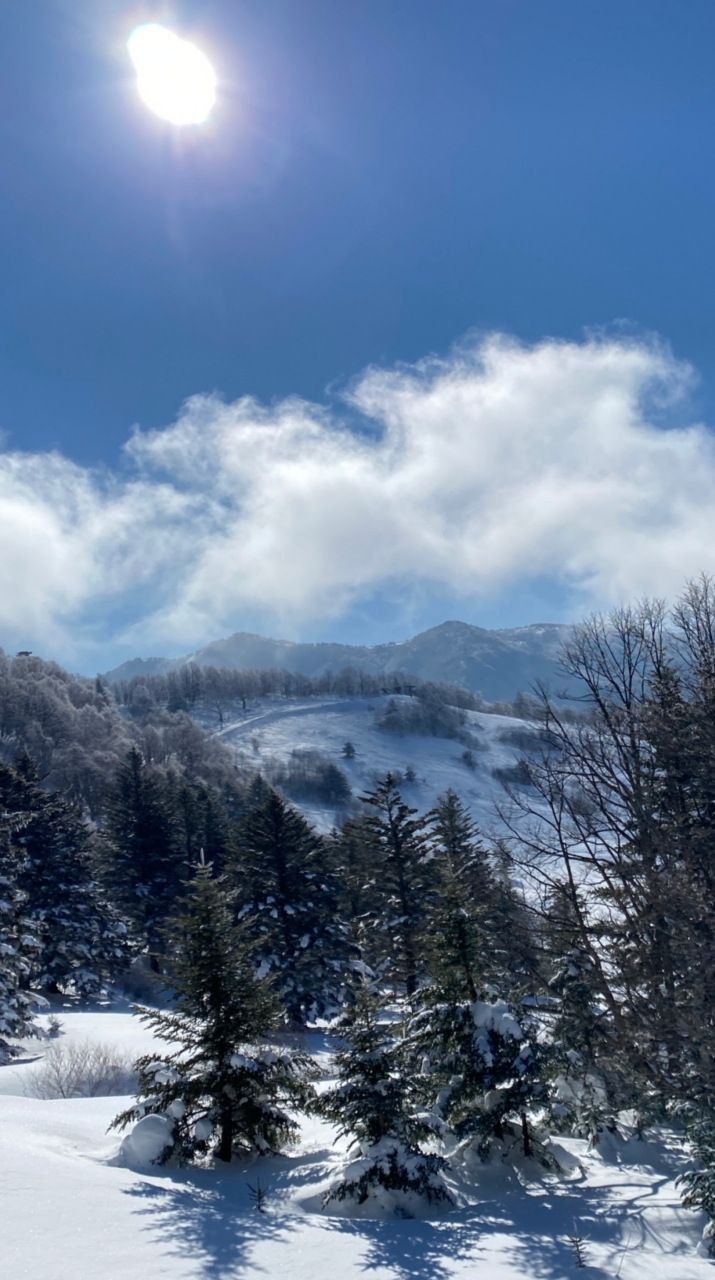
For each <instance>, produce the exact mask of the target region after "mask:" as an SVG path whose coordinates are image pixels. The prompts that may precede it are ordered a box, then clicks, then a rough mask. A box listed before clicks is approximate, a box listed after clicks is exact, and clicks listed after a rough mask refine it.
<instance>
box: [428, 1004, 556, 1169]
mask: <svg viewBox="0 0 715 1280" xmlns="http://www.w3.org/2000/svg"><path fill="white" fill-rule="evenodd" d="M405 1054H406V1058H407V1061H408V1063H409V1064H410V1067H411V1070H412V1071H413V1072H414V1073H415V1079H416V1081H417V1084H418V1088H419V1092H420V1096H421V1097H422V1099H423V1101H424V1102H425V1104H426V1105H428V1106H429V1107H430V1108H431V1111H432V1123H433V1125H434V1128H435V1129H436V1130H437V1131H440V1130H441V1131H442V1132H446V1131H450V1130H451V1132H453V1133H454V1134H455V1136H456V1138H457V1139H458V1140H459V1141H460V1142H463V1143H465V1145H468V1146H470V1147H476V1149H477V1151H478V1152H479V1155H480V1156H481V1157H483V1158H484V1157H486V1156H487V1155H488V1154H489V1152H490V1151H491V1149H492V1147H493V1144H494V1142H495V1141H496V1140H498V1141H500V1142H504V1141H506V1142H508V1144H509V1146H513V1145H514V1143H515V1142H516V1141H518V1142H519V1143H520V1144H521V1147H522V1150H523V1153H524V1155H526V1156H528V1155H531V1154H533V1153H534V1146H535V1140H534V1136H533V1134H532V1132H531V1130H530V1126H529V1119H528V1112H529V1110H530V1109H531V1108H534V1107H538V1108H542V1107H543V1106H544V1104H545V1103H546V1101H547V1099H548V1090H547V1086H546V1083H545V1080H544V1057H545V1051H544V1050H543V1049H542V1048H541V1047H540V1046H539V1044H538V1041H537V1027H536V1025H535V1023H534V1022H533V1021H532V1020H531V1019H529V1018H527V1017H525V1015H524V1013H523V1012H522V1011H521V1010H517V1009H515V1008H513V1007H510V1006H509V1005H508V1004H507V1003H506V1002H505V1001H504V1000H500V999H489V998H484V999H477V1000H473V1001H459V1000H457V999H454V998H453V999H451V1000H441V999H440V995H439V990H438V989H434V988H433V989H432V990H430V991H428V993H427V1001H426V1004H425V1007H424V1008H423V1009H422V1010H421V1011H420V1012H419V1013H417V1014H416V1015H415V1016H414V1018H413V1019H412V1020H411V1022H410V1025H409V1028H408V1035H407V1039H406V1045H405ZM536 1145H537V1149H539V1150H541V1148H540V1146H539V1144H538V1143H537V1144H536Z"/></svg>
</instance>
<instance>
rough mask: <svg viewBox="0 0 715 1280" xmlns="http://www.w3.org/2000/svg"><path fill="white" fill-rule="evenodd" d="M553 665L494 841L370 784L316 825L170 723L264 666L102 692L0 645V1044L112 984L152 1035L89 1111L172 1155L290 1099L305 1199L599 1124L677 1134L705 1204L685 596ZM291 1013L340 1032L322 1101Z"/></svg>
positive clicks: (277, 1138) (301, 692)
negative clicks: (570, 693) (335, 1170)
mask: <svg viewBox="0 0 715 1280" xmlns="http://www.w3.org/2000/svg"><path fill="white" fill-rule="evenodd" d="M562 666H563V671H564V675H565V676H569V677H571V678H572V679H574V680H577V681H578V683H579V687H580V688H581V689H582V690H583V694H582V696H581V698H580V704H579V707H578V709H577V710H575V709H574V705H573V702H570V703H568V704H566V705H562V704H561V703H560V701H559V699H558V698H557V697H554V696H552V695H551V694H550V693H549V691H548V690H545V689H542V690H535V691H534V692H533V694H532V695H531V696H529V697H528V698H526V697H525V698H522V699H521V701H520V703H519V706H518V708H514V707H511V708H509V710H510V711H511V713H512V714H514V712H515V711H516V712H517V713H518V714H520V715H521V717H522V718H523V719H524V720H525V721H526V722H527V724H526V725H525V732H524V737H523V743H524V754H523V757H522V759H521V760H520V762H519V769H518V770H516V771H515V772H514V776H513V777H512V778H510V779H509V778H507V779H505V783H504V794H503V801H502V803H501V805H500V810H499V815H498V819H499V821H498V825H495V830H497V831H498V834H497V835H496V836H495V835H493V834H492V835H489V836H487V835H486V834H485V833H483V832H480V831H479V830H477V829H476V827H475V825H474V823H473V821H472V819H471V817H470V814H469V811H468V809H467V808H466V807H465V805H464V804H463V803H462V801H461V800H460V797H459V794H458V786H457V783H455V787H454V788H450V789H448V790H447V791H446V792H445V794H444V795H442V796H441V797H440V799H439V800H438V802H437V804H436V805H435V806H434V807H433V808H432V809H431V810H430V811H428V812H424V813H421V812H418V811H417V810H416V809H415V808H414V807H412V806H411V805H409V804H408V803H407V802H406V800H405V798H404V795H403V794H402V792H401V783H400V780H399V779H397V778H396V777H394V776H393V775H391V774H388V775H387V776H385V777H383V778H381V779H379V780H378V781H376V783H375V785H374V787H373V788H372V789H370V790H369V791H367V792H366V793H365V794H364V795H362V796H361V797H360V798H359V803H357V804H355V805H352V806H351V807H350V808H349V809H348V810H346V812H345V813H344V815H343V817H342V819H340V820H339V821H337V822H336V826H335V828H334V829H333V830H332V831H331V832H329V833H327V834H325V833H323V834H320V833H318V832H317V831H316V830H314V829H313V828H312V827H311V825H310V824H309V823H308V822H307V820H306V819H305V817H304V816H303V815H302V813H301V812H300V810H299V808H297V807H296V806H295V805H294V804H293V803H291V801H290V799H289V797H288V796H287V794H286V792H285V789H283V788H281V786H280V785H279V783H278V782H276V780H275V779H273V780H270V779H267V778H266V777H264V776H263V775H262V774H260V773H258V772H255V771H252V770H249V769H248V768H247V766H246V765H245V763H240V764H239V763H237V761H236V760H235V758H234V756H233V754H232V752H231V750H230V748H229V747H227V746H225V745H224V744H223V743H222V741H221V738H220V736H216V734H214V733H209V732H207V731H206V729H205V728H204V727H202V726H201V725H200V724H198V723H197V722H196V718H195V714H194V716H192V714H191V713H192V712H193V713H195V711H196V708H197V706H203V707H209V708H210V707H211V705H212V704H213V707H214V712H215V715H216V718H217V720H218V721H219V723H220V724H222V723H223V719H224V718H225V716H226V715H228V714H229V712H230V711H231V707H232V705H234V704H237V705H238V706H239V707H241V708H243V706H244V705H245V704H244V703H243V700H244V699H250V698H251V697H252V696H255V691H256V689H257V688H258V689H259V690H260V689H262V688H264V687H265V684H266V681H267V680H268V677H267V675H266V673H228V674H227V673H215V674H212V672H211V669H208V670H206V671H199V670H198V669H194V670H192V669H191V668H187V669H185V671H184V672H179V673H176V674H174V673H171V674H170V675H169V676H166V677H165V676H161V677H152V678H151V680H148V681H144V682H142V683H141V685H133V686H131V687H121V688H116V689H112V688H110V687H109V686H108V685H107V684H106V682H104V681H102V680H101V679H100V678H98V679H97V680H96V681H93V680H87V679H83V678H80V677H75V676H72V675H70V674H68V673H67V672H66V671H64V670H63V669H62V668H60V667H58V666H56V665H55V664H52V663H46V662H43V661H42V660H41V659H39V658H36V657H33V656H32V655H22V656H18V657H15V658H8V657H4V656H3V658H2V661H1V663H0V753H1V756H2V762H1V763H0V812H1V819H0V823H1V825H0V1056H1V1057H2V1058H3V1059H4V1060H6V1061H9V1060H10V1059H11V1058H12V1056H13V1054H14V1053H16V1051H17V1042H18V1041H20V1040H23V1039H24V1038H26V1037H28V1036H31V1035H32V1034H33V1028H34V1026H35V1012H36V1009H37V1005H38V1000H39V1001H41V1000H42V998H43V997H48V996H51V995H53V994H54V993H57V992H63V993H67V994H69V995H71V996H72V997H73V998H74V999H76V1000H77V1001H87V1000H91V999H92V998H94V997H96V995H97V994H98V993H99V992H100V991H102V990H106V989H112V988H123V989H124V990H125V991H127V992H128V993H130V994H131V995H132V996H133V997H134V998H136V999H137V1000H138V1001H139V1002H140V1005H141V1010H140V1012H141V1016H142V1017H143V1018H144V1019H145V1020H146V1022H147V1025H149V1026H150V1027H151V1028H152V1029H153V1030H155V1031H156V1032H157V1033H158V1034H160V1035H161V1036H162V1037H163V1038H164V1039H165V1040H167V1041H169V1042H170V1043H172V1044H173V1045H174V1046H175V1048H174V1049H173V1050H172V1051H171V1052H170V1053H167V1054H166V1055H163V1056H161V1055H160V1056H157V1055H149V1056H146V1057H144V1058H143V1059H141V1060H140V1062H139V1064H138V1066H139V1085H138V1093H137V1097H136V1101H135V1102H134V1103H133V1104H132V1106H131V1107H130V1108H129V1109H127V1110H125V1111H124V1112H123V1113H121V1115H120V1116H119V1117H118V1118H117V1124H118V1125H119V1126H120V1127H122V1126H127V1125H129V1124H130V1123H131V1124H133V1125H135V1126H136V1125H140V1124H142V1123H144V1122H145V1121H149V1120H157V1119H159V1118H160V1120H161V1125H162V1126H163V1129H162V1133H163V1138H162V1143H161V1145H160V1148H159V1151H158V1156H157V1158H158V1159H160V1160H161V1161H162V1162H164V1163H167V1164H169V1165H172V1166H173V1165H176V1164H186V1163H191V1162H201V1161H202V1160H206V1159H208V1158H209V1157H211V1156H215V1157H216V1158H217V1159H218V1160H219V1161H225V1162H230V1161H231V1159H232V1158H233V1157H234V1156H237V1155H240V1154H246V1153H254V1154H261V1153H264V1154H265V1153H275V1152H276V1151H279V1150H281V1149H283V1148H284V1147H285V1146H286V1144H290V1142H291V1138H292V1134H293V1132H294V1129H295V1125H296V1120H295V1116H296V1114H299V1113H300V1112H301V1111H304V1112H308V1113H310V1112H311V1111H312V1112H314V1113H315V1114H318V1115H321V1116H323V1117H326V1118H328V1119H330V1120H331V1121H332V1122H333V1123H335V1124H336V1125H337V1127H338V1129H339V1130H340V1131H341V1132H343V1133H345V1134H347V1135H349V1136H350V1137H351V1138H352V1139H354V1142H355V1144H356V1149H357V1154H356V1157H355V1159H353V1160H351V1162H350V1163H348V1164H347V1165H346V1166H345V1169H344V1171H343V1175H342V1176H341V1178H340V1179H338V1180H337V1181H336V1183H335V1184H334V1185H333V1187H332V1189H331V1191H330V1192H329V1196H330V1197H332V1198H333V1199H336V1200H345V1199H350V1198H352V1199H355V1200H356V1201H358V1202H364V1201H365V1200H366V1199H368V1198H369V1197H370V1196H378V1195H382V1194H383V1193H386V1192H387V1193H390V1194H401V1195H404V1196H407V1197H410V1196H412V1197H417V1198H421V1199H423V1200H427V1201H431V1202H435V1203H437V1202H439V1201H440V1200H446V1199H448V1198H449V1192H448V1190H447V1188H446V1184H445V1182H444V1178H443V1174H444V1170H445V1167H446V1164H447V1162H448V1161H449V1160H452V1159H454V1153H455V1152H462V1153H463V1152H464V1151H470V1152H472V1153H475V1155H476V1156H477V1157H478V1158H479V1159H480V1160H487V1159H488V1158H489V1156H490V1153H491V1152H493V1151H494V1150H496V1149H498V1150H499V1151H500V1152H505V1151H510V1150H513V1151H514V1152H515V1153H516V1152H520V1153H522V1154H524V1155H527V1156H530V1157H532V1158H534V1159H537V1160H541V1161H543V1162H545V1163H546V1164H548V1163H549V1162H550V1161H551V1160H553V1156H552V1155H551V1154H550V1151H549V1147H548V1144H547V1143H546V1141H545V1137H546V1135H547V1134H548V1133H553V1132H563V1133H569V1134H576V1135H580V1136H584V1137H587V1138H588V1139H589V1140H590V1141H591V1142H592V1143H593V1144H598V1143H599V1142H600V1141H602V1140H603V1139H604V1135H607V1134H608V1133H614V1132H617V1130H618V1127H619V1124H620V1123H621V1119H620V1118H621V1116H622V1115H623V1114H624V1113H626V1112H627V1113H629V1114H630V1115H632V1116H634V1117H635V1124H636V1127H637V1129H638V1130H639V1131H646V1130H647V1129H648V1128H649V1126H652V1125H655V1124H659V1123H663V1122H665V1121H667V1122H668V1123H670V1124H673V1125H676V1126H679V1127H681V1128H682V1129H683V1130H684V1132H685V1133H686V1134H687V1136H688V1139H689V1141H690V1143H691V1144H692V1149H693V1152H694V1154H695V1156H696V1164H695V1167H694V1170H693V1171H692V1172H690V1173H687V1174H686V1175H685V1176H684V1178H683V1179H682V1192H683V1195H684V1198H685V1203H686V1204H688V1205H692V1206H696V1207H700V1208H702V1209H704V1210H705V1211H706V1212H707V1213H708V1214H709V1215H710V1216H711V1218H715V1065H714V1064H715V1013H714V1010H713V998H712V993H713V976H714V970H715V894H714V893H713V888H714V887H715V885H714V881H715V856H714V855H715V587H714V586H713V583H712V582H711V581H709V580H707V579H703V580H700V581H698V582H695V583H691V584H689V585H688V586H687V588H686V589H685V591H684V593H683V595H682V597H681V598H680V600H679V601H678V603H677V604H676V606H675V607H674V608H673V609H672V610H667V609H666V607H665V606H664V605H663V604H661V603H658V602H653V601H646V602H644V603H641V604H639V605H637V606H634V607H632V608H624V609H621V610H618V611H615V612H613V613H612V614H610V615H608V616H607V617H593V618H591V619H589V620H587V621H586V622H585V623H584V624H583V625H581V626H580V627H579V628H577V629H576V630H575V631H574V633H573V636H572V638H571V640H570V641H569V642H568V644H567V645H566V647H565V649H564V652H563V655H562ZM353 675H354V676H355V679H356V680H357V679H358V676H357V673H353ZM271 676H272V678H273V679H274V680H275V685H274V687H273V688H272V689H271V690H270V691H271V692H273V693H275V692H276V691H278V692H282V693H284V694H286V696H288V693H291V694H294V695H297V696H309V695H310V694H311V692H315V689H313V688H311V687H306V686H305V685H304V684H302V683H301V682H302V681H304V678H303V677H296V678H293V677H288V676H287V674H286V673H283V672H279V673H271ZM219 677H220V679H219ZM261 678H263V679H264V686H261V683H260V681H261ZM364 678H365V677H363V676H360V677H359V679H360V680H362V679H364ZM351 679H352V676H349V675H345V676H344V678H343V679H342V683H341V681H340V678H339V677H336V676H331V677H330V680H331V681H332V682H333V687H332V688H331V689H330V690H328V691H329V692H335V693H336V694H344V695H345V696H349V695H350V694H351V692H355V689H354V688H353V686H352V685H351V684H350V680H351ZM391 679H392V677H391ZM395 679H396V684H395V687H394V690H393V688H390V689H387V690H386V691H387V692H393V691H394V692H395V693H405V692H407V693H410V692H411V693H412V694H413V697H414V705H415V708H416V709H417V708H419V710H418V712H417V711H416V714H417V719H418V720H419V724H420V725H421V726H422V727H421V728H420V727H419V726H418V727H416V728H415V727H414V726H413V727H412V728H405V726H404V725H403V726H402V729H401V730H397V731H404V732H435V728H434V725H433V726H432V728H430V727H429V715H428V714H427V713H428V712H429V714H432V713H433V712H434V709H435V708H442V711H441V713H440V714H442V716H443V721H442V722H440V723H439V724H438V726H437V730H436V731H437V732H447V731H448V724H447V722H446V721H444V714H445V709H448V710H449V711H450V713H451V714H452V715H453V716H456V719H455V720H454V721H453V722H452V728H453V729H454V732H455V733H458V732H459V729H460V726H459V708H460V706H462V707H470V706H471V705H473V703H472V704H470V702H469V698H471V697H472V695H469V694H465V693H464V691H462V693H461V694H460V692H459V691H456V692H455V691H449V690H446V689H445V688H444V687H440V688H436V689H435V688H434V687H431V688H428V689H425V688H424V687H421V686H420V682H418V681H410V678H409V677H408V676H406V677H403V676H400V677H396V678H395ZM291 680H293V681H294V682H293V683H290V681H291ZM221 681H223V684H221ZM232 681H233V683H232ZM338 685H339V686H340V687H338ZM219 686H221V687H220V690H219ZM408 686H410V687H408ZM142 691H143V692H142ZM383 691H384V690H380V692H383ZM368 692H369V691H368ZM460 697H463V698H464V701H463V702H461V703H460ZM219 698H220V708H221V709H220V714H219ZM388 705H389V704H388ZM400 705H404V704H403V703H401V704H400ZM492 710H494V708H492ZM496 714H499V712H498V711H496ZM447 719H448V718H447ZM425 724H426V725H427V727H425ZM386 731H390V726H389V724H388V725H387V726H386ZM393 731H395V730H394V728H393ZM316 1026H317V1027H323V1028H328V1029H329V1030H330V1033H331V1034H332V1035H334V1036H335V1037H337V1043H338V1051H337V1054H336V1059H335V1077H334V1079H333V1080H332V1081H331V1083H330V1085H329V1087H328V1088H327V1089H323V1090H320V1091H318V1090H316V1088H315V1078H316V1077H315V1067H314V1064H313V1063H312V1061H311V1059H310V1057H309V1056H308V1054H307V1053H306V1052H305V1051H304V1050H303V1049H301V1048H300V1047H299V1044H298V1040H297V1039H296V1036H298V1038H299V1033H300V1032H301V1030H303V1029H305V1028H309V1027H313V1028H315V1027H316ZM155 1128H156V1125H155Z"/></svg>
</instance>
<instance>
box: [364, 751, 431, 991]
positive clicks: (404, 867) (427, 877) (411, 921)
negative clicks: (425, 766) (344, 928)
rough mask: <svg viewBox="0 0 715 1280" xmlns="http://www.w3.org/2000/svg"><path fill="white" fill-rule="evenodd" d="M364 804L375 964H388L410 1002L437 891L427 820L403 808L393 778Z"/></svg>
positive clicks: (387, 780) (385, 780)
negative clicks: (371, 872) (373, 892)
mask: <svg viewBox="0 0 715 1280" xmlns="http://www.w3.org/2000/svg"><path fill="white" fill-rule="evenodd" d="M362 800H363V802H364V804H366V805H367V806H368V812H367V814H366V815H365V817H364V820H363V821H364V829H365V832H366V834H367V837H368V839H369V841H370V846H371V853H372V863H373V867H374V869H375V887H376V890H377V893H376V896H375V908H374V928H375V930H376V931H377V935H378V936H377V938H376V943H377V956H376V959H377V960H378V961H379V960H380V959H383V960H384V961H386V963H387V966H388V971H389V972H391V975H392V978H393V981H395V982H396V984H397V985H398V986H402V987H403V988H404V990H405V991H406V993H407V995H408V996H412V995H414V993H415V992H416V990H417V987H418V984H419V980H420V976H421V973H422V971H423V958H424V957H423V953H424V948H425V934H426V926H427V918H428V913H429V910H430V905H431V897H432V893H433V890H434V869H433V867H432V865H431V862H430V860H429V858H428V856H427V837H426V827H427V818H424V817H417V816H416V815H417V810H416V809H412V808H410V806H409V805H406V804H405V803H404V801H403V799H402V796H401V795H400V792H399V790H398V787H397V783H396V781H395V778H394V776H393V775H392V774H390V773H388V774H387V775H386V777H385V778H384V779H383V781H382V782H380V783H378V785H377V786H376V787H375V790H374V791H371V792H369V793H368V794H367V795H365V796H362Z"/></svg>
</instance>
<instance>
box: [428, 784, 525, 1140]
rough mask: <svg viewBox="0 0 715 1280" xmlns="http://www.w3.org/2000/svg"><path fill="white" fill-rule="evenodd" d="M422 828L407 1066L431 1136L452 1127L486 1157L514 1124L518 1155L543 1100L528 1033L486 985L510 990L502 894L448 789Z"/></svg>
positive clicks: (513, 1009) (514, 1010) (518, 1013)
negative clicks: (420, 956) (419, 927)
mask: <svg viewBox="0 0 715 1280" xmlns="http://www.w3.org/2000/svg"><path fill="white" fill-rule="evenodd" d="M430 821H431V830H432V844H431V848H432V854H433V865H434V870H435V873H436V877H437V886H438V892H437V894H436V896H435V900H434V907H433V912H432V916H431V921H430V935H431V946H430V950H429V977H430V979H431V981H430V982H429V984H427V985H425V986H424V987H423V989H422V991H421V998H422V1001H423V1008H422V1010H421V1011H420V1012H419V1013H417V1014H416V1015H415V1016H414V1018H413V1019H412V1020H411V1022H410V1025H409V1034H408V1037H407V1041H406V1054H407V1060H408V1062H409V1063H410V1065H411V1068H412V1070H413V1071H414V1073H415V1078H416V1079H417V1081H418V1085H419V1090H420V1094H421V1097H422V1099H423V1101H424V1102H425V1103H426V1104H427V1105H428V1106H430V1107H431V1108H432V1115H433V1123H434V1125H435V1127H436V1128H437V1129H438V1130H439V1129H442V1130H443V1131H447V1130H452V1131H453V1132H454V1133H455V1135H456V1136H457V1138H458V1139H459V1140H463V1141H466V1142H468V1143H474V1144H475V1145H476V1147H477V1149H478V1150H479V1151H480V1152H481V1153H482V1154H486V1153H487V1152H488V1151H489V1149H490V1146H491V1144H492V1143H493V1141H494V1140H495V1139H499V1140H504V1139H505V1138H507V1137H508V1136H509V1134H510V1133H511V1132H513V1129H514V1125H516V1126H517V1128H518V1129H519V1136H520V1139H521V1143H522V1147H523V1150H524V1152H525V1154H527V1155H528V1154H530V1152H531V1148H532V1136H531V1134H530V1130H529V1122H528V1117H527V1109H528V1107H530V1106H531V1105H532V1104H534V1103H535V1102H537V1101H538V1102H539V1103H543V1101H544V1100H545V1098H546V1087H545V1085H544V1084H543V1083H542V1081H541V1078H540V1077H541V1073H542V1063H541V1058H542V1056H543V1054H542V1051H541V1050H540V1049H538V1048H537V1044H536V1027H535V1026H534V1025H533V1024H530V1023H529V1022H528V1020H527V1019H526V1018H525V1016H524V1013H523V1011H522V1010H521V1009H520V1008H518V1007H517V1006H516V1005H514V1004H509V1003H507V1002H506V1001H505V1000H503V999H500V998H498V997H497V994H496V992H497V990H498V989H499V988H498V987H496V986H495V982H496V981H498V982H499V984H500V986H501V987H502V988H505V989H506V990H507V991H508V990H509V988H510V987H511V985H512V978H511V975H510V973H509V971H508V957H509V954H510V951H511V948H512V943H511V942H510V941H509V940H508V939H503V938H502V936H501V930H502V928H503V921H502V919H501V911H500V908H501V905H502V902H503V897H504V896H506V892H507V891H506V890H505V889H504V888H503V887H502V884H501V883H500V882H499V880H498V878H497V876H496V875H495V872H494V870H493V869H492V867H491V865H490V862H489V859H488V856H487V853H486V850H485V849H484V848H483V846H482V845H481V843H480V841H479V838H478V833H477V830H476V828H475V826H474V823H473V822H472V820H471V818H470V816H469V814H468V813H467V812H466V810H465V809H464V806H463V805H462V803H461V801H460V800H459V798H458V796H457V795H456V794H455V793H454V792H453V791H451V790H450V791H448V792H447V793H446V795H444V796H442V797H440V799H439V800H438V802H437V805H436V807H435V809H434V810H433V811H432V813H431V814H430ZM505 970H506V972H505ZM487 979H488V981H487Z"/></svg>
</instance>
